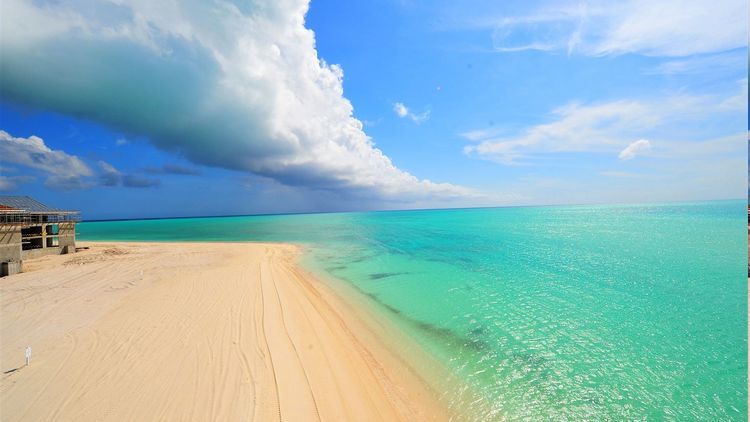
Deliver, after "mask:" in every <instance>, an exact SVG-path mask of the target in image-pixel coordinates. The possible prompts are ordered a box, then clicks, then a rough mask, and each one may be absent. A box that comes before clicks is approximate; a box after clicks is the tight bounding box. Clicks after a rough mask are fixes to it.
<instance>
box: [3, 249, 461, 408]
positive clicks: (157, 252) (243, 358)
mask: <svg viewBox="0 0 750 422" xmlns="http://www.w3.org/2000/svg"><path fill="white" fill-rule="evenodd" d="M79 246H88V247H89V248H90V249H88V250H84V251H81V252H79V253H77V254H75V255H60V256H51V257H45V258H41V259H38V260H31V261H27V262H25V272H24V273H22V274H18V275H14V276H10V277H6V278H3V279H0V300H1V302H0V304H1V305H2V308H1V309H0V338H1V340H2V341H1V346H0V360H1V365H2V371H3V374H2V382H1V383H0V412H2V413H1V414H0V419H2V420H3V421H6V422H9V421H23V420H25V421H38V420H70V421H100V420H117V421H121V420H134V421H148V420H172V421H175V420H196V421H209V420H222V421H231V420H255V421H273V420H285V421H286V420H289V421H309V420H325V421H345V420H357V421H365V420H387V421H393V420H409V421H414V420H430V421H439V420H447V419H449V413H448V412H447V410H446V408H445V406H443V405H442V404H441V403H439V401H438V400H437V399H436V395H435V394H434V392H433V391H431V390H430V388H429V387H428V384H427V383H426V382H424V381H423V379H422V378H420V376H419V375H418V374H417V372H416V371H414V370H413V368H412V367H411V366H410V365H409V364H407V363H406V361H405V360H404V359H403V357H401V356H398V355H397V354H396V353H394V352H393V350H392V349H391V348H389V347H388V346H387V345H386V342H383V341H381V339H380V337H382V336H379V335H377V334H376V332H375V331H377V330H373V329H371V328H372V323H371V322H368V318H367V316H366V315H364V314H360V313H359V312H357V311H356V307H355V306H352V304H351V303H345V302H346V301H344V300H342V299H341V298H340V297H339V296H337V294H336V293H334V291H333V290H331V289H330V288H329V287H327V286H326V285H325V284H324V283H322V282H320V281H319V280H317V279H315V278H314V277H312V276H310V275H309V274H308V273H306V272H305V271H303V270H302V269H301V268H299V267H298V266H297V264H296V261H297V258H298V256H299V253H300V251H299V249H298V248H297V247H295V246H292V245H283V244H249V243H242V244H240V243H235V244H229V243H165V244H155V243H88V244H85V243H84V244H81V245H79ZM27 346H31V347H32V358H31V364H30V365H29V366H24V350H25V349H26V347H27Z"/></svg>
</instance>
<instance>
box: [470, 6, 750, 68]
mask: <svg viewBox="0 0 750 422" xmlns="http://www.w3.org/2000/svg"><path fill="white" fill-rule="evenodd" d="M474 21H475V22H474V24H475V25H476V26H479V27H490V28H492V29H493V37H492V39H493V45H494V47H495V49H496V50H498V51H508V52H510V51H521V50H545V51H546V50H562V51H566V50H567V52H568V53H569V54H571V53H581V54H586V55H613V54H614V55H616V54H626V53H637V54H644V55H651V56H688V55H691V54H700V53H713V52H721V51H727V50H731V49H735V48H742V47H746V46H747V2H745V1H743V0H717V1H713V2H706V1H702V0H687V1H686V0H660V1H649V0H626V1H621V2H607V1H590V2H586V3H581V4H578V5H575V6H572V7H571V6H563V7H560V6H559V4H557V3H555V4H550V5H548V6H546V7H542V8H540V9H539V10H537V11H536V12H535V13H533V14H530V15H525V16H517V17H507V16H503V17H500V18H486V17H482V18H479V19H475V20H474Z"/></svg>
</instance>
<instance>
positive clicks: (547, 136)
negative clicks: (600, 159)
mask: <svg viewBox="0 0 750 422" xmlns="http://www.w3.org/2000/svg"><path fill="white" fill-rule="evenodd" d="M743 99H744V102H743ZM746 101H747V93H746V92H740V93H739V94H735V95H731V96H729V97H724V98H717V97H713V96H690V95H676V96H670V97H665V98H659V99H652V100H619V101H610V102H606V103H599V104H579V103H571V104H568V105H566V106H563V107H559V108H557V109H555V110H553V112H552V113H551V116H550V117H551V119H550V121H549V122H546V123H540V124H537V125H535V126H531V127H528V128H526V129H525V130H523V131H522V132H520V133H519V134H517V135H515V136H507V137H494V136H491V134H492V132H491V131H486V132H483V131H482V130H481V129H480V130H476V131H469V132H467V133H468V135H467V134H464V137H467V138H468V139H469V140H471V141H473V142H478V143H476V144H473V145H466V146H465V147H464V152H465V153H466V154H469V155H476V156H479V157H482V158H486V159H490V160H493V161H496V162H499V163H502V164H506V165H510V164H531V163H533V161H534V160H535V159H539V158H541V157H542V156H544V155H548V154H557V153H572V152H593V153H612V154H615V153H618V152H619V151H622V150H623V148H625V147H627V146H628V145H629V144H630V143H631V142H632V140H633V139H638V138H643V137H649V138H652V139H653V138H658V139H659V140H660V141H661V140H666V141H669V140H670V139H674V138H688V139H690V138H692V139H696V140H700V138H701V137H710V136H714V134H713V132H712V131H713V130H715V129H712V126H715V125H716V124H717V123H718V122H721V121H723V120H721V119H727V118H730V119H732V118H734V119H735V120H737V122H739V120H741V119H740V117H741V116H743V115H744V113H745V110H746V109H745V106H744V104H745V103H746ZM737 124H738V125H739V123H737ZM730 127H731V126H730ZM483 134H486V135H488V137H487V138H484V139H482V138H481V135H483ZM668 144H669V143H668V142H667V143H662V142H660V145H662V146H664V145H668ZM657 152H658V151H655V153H657Z"/></svg>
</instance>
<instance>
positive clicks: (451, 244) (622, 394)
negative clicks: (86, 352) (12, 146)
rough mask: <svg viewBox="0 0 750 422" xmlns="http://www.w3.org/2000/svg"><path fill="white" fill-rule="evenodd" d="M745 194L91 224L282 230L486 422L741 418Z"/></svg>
mask: <svg viewBox="0 0 750 422" xmlns="http://www.w3.org/2000/svg"><path fill="white" fill-rule="evenodd" d="M746 205H747V204H746V202H745V201H717V202H701V203H679V204H657V205H609V206H564V207H562V206H561V207H530V208H494V209H461V210H429V211H393V212H367V213H340V214H307V215H284V216H254V217H221V218H200V219H165V220H139V221H113V222H91V223H82V224H80V226H79V239H80V240H139V241H183V240H194V241H196V240H197V241H247V240H254V241H284V242H295V243H298V244H302V245H304V246H306V250H307V256H306V258H305V263H306V265H309V266H310V267H311V268H313V269H314V270H316V271H323V272H326V273H328V274H330V275H332V276H334V277H336V278H337V279H340V280H343V281H344V282H346V283H350V284H351V285H352V286H353V287H355V288H356V289H358V290H360V291H361V292H363V293H364V294H366V295H367V297H369V298H370V300H372V301H373V303H374V306H376V307H379V308H380V309H382V313H383V314H384V315H387V316H388V318H390V319H392V320H393V321H395V322H396V323H397V324H398V325H399V327H401V328H402V329H403V330H404V331H405V332H407V333H408V334H409V335H410V336H411V337H413V338H415V339H416V340H417V342H418V343H420V344H421V345H422V346H423V347H424V348H425V349H426V350H428V351H429V352H430V353H432V354H433V355H434V356H435V357H436V358H438V359H439V360H440V361H442V362H444V363H445V364H446V365H447V366H448V367H449V368H450V370H451V371H453V372H454V373H455V374H456V375H457V376H458V377H459V378H460V379H462V380H464V381H465V382H466V385H468V386H470V390H471V392H472V394H474V396H473V397H474V400H476V399H477V397H478V398H479V400H478V401H477V402H476V403H474V404H473V405H472V404H470V403H459V402H457V401H460V400H464V401H465V400H467V399H466V397H467V395H466V394H463V395H462V394H452V392H450V391H448V392H445V397H446V398H448V399H449V402H450V403H451V405H452V406H454V407H455V408H457V409H458V408H462V409H466V408H469V407H473V408H474V409H475V412H476V413H475V414H474V415H473V416H474V417H475V418H476V419H478V420H491V419H499V418H506V419H509V420H707V421H718V420H747V410H748V408H747V403H748V396H747V385H748V380H747V370H748V367H747V333H748V327H747V297H748V295H747V280H748V279H747V273H746V269H747V267H746V264H747V250H748V249H747V232H746V230H747V223H746V218H747V214H746Z"/></svg>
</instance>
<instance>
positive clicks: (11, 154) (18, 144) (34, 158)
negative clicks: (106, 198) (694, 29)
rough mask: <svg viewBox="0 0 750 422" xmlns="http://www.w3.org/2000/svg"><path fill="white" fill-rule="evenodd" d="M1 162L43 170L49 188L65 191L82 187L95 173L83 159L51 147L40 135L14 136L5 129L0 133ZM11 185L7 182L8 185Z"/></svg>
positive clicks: (7, 180)
mask: <svg viewBox="0 0 750 422" xmlns="http://www.w3.org/2000/svg"><path fill="white" fill-rule="evenodd" d="M0 162H5V163H11V164H17V165H22V166H25V167H28V168H31V169H34V170H38V171H41V172H42V173H44V174H45V175H46V176H47V180H46V182H45V184H46V185H48V186H53V187H59V188H64V189H73V188H77V187H81V186H82V183H83V178H85V177H87V176H91V174H92V172H91V169H90V168H89V167H88V166H87V165H86V164H85V163H84V162H83V161H81V159H80V158H78V157H76V156H75V155H70V154H67V153H66V152H64V151H60V150H53V149H51V148H49V147H48V146H47V145H46V144H45V143H44V140H43V139H42V138H39V137H38V136H30V137H28V138H20V137H14V136H12V135H11V134H9V133H8V132H6V131H4V130H0ZM10 182H11V180H10V179H7V178H6V179H5V185H6V186H9V183H10Z"/></svg>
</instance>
